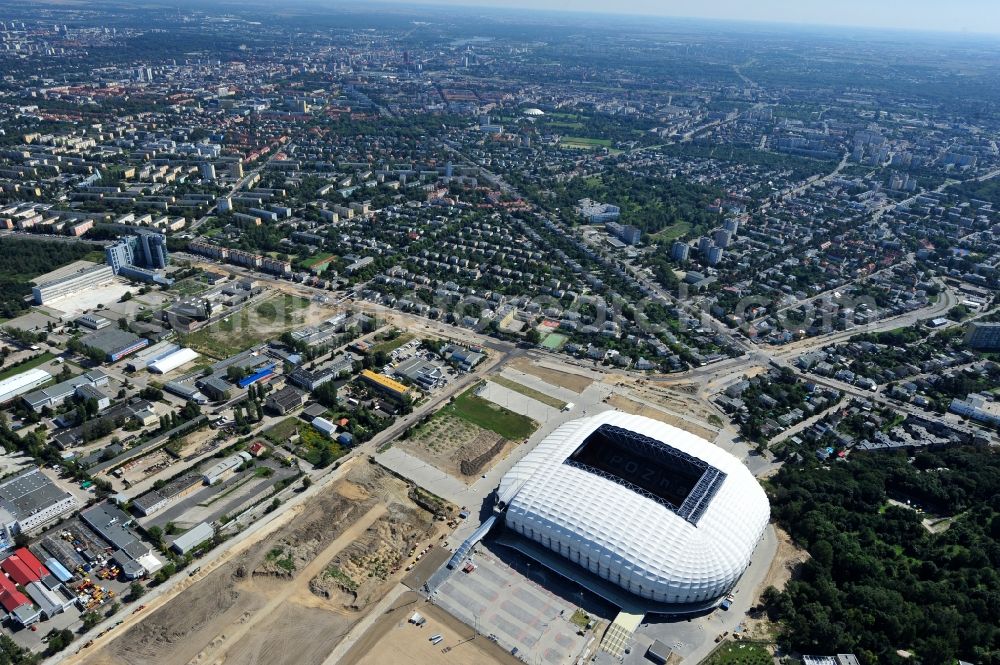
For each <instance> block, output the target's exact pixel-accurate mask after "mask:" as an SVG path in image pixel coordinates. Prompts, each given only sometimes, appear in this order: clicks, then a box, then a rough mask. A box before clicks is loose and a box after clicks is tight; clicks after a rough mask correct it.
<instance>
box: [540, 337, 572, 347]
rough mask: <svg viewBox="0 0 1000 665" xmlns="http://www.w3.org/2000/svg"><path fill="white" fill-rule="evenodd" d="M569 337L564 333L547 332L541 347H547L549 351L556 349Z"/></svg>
mask: <svg viewBox="0 0 1000 665" xmlns="http://www.w3.org/2000/svg"><path fill="white" fill-rule="evenodd" d="M568 339H569V338H568V337H566V335H560V334H559V333H549V334H548V335H546V336H545V339H543V340H542V348H545V349H548V350H550V351H557V350H559V349H561V348H562V345H563V344H565V343H566V341H567V340H568Z"/></svg>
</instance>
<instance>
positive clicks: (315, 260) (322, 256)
mask: <svg viewBox="0 0 1000 665" xmlns="http://www.w3.org/2000/svg"><path fill="white" fill-rule="evenodd" d="M332 256H333V254H331V253H330V252H320V253H319V254H316V255H315V256H311V257H310V258H308V259H306V260H305V261H303V262H302V266H303V267H304V268H308V269H310V270H312V269H313V266H315V265H317V264H319V263H323V262H324V261H328V260H329V259H330V258H331V257H332Z"/></svg>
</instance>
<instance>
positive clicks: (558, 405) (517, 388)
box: [490, 374, 566, 410]
mask: <svg viewBox="0 0 1000 665" xmlns="http://www.w3.org/2000/svg"><path fill="white" fill-rule="evenodd" d="M490 381H492V382H493V383H495V384H497V385H499V386H503V387H504V388H510V389H511V390H513V391H514V392H516V393H521V394H522V395H524V396H525V397H530V398H531V399H533V400H537V401H539V402H541V403H542V404H547V405H548V406H551V407H552V408H553V409H560V410H561V409H562V408H563V407H564V406H566V402H564V401H562V400H561V399H558V398H556V397H553V396H552V395H546V394H545V393H543V392H541V391H540V390H535V389H534V388H529V387H528V386H525V385H522V384H520V383H518V382H517V381H511V380H510V379H508V378H507V377H505V376H500V375H499V374H497V375H495V376H491V377H490Z"/></svg>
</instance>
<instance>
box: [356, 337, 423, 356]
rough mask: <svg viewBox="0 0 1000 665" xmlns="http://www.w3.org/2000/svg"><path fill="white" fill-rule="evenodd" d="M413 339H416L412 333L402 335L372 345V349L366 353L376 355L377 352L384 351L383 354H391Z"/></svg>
mask: <svg viewBox="0 0 1000 665" xmlns="http://www.w3.org/2000/svg"><path fill="white" fill-rule="evenodd" d="M414 337H416V335H414V334H413V333H403V334H401V335H399V336H398V337H395V338H393V339H387V340H385V341H384V342H379V343H378V344H375V345H373V346H372V348H371V349H369V351H368V353H371V354H374V353H378V352H379V351H384V352H385V353H392V352H393V351H395V350H396V349H398V348H399V347H401V346H403V345H404V344H406V343H407V342H409V341H412V340H413V338H414Z"/></svg>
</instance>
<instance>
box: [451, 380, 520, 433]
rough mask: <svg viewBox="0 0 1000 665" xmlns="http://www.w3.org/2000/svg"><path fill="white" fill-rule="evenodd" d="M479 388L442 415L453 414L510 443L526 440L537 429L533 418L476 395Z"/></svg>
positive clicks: (460, 396)
mask: <svg viewBox="0 0 1000 665" xmlns="http://www.w3.org/2000/svg"><path fill="white" fill-rule="evenodd" d="M478 388H479V385H475V386H473V387H472V388H469V389H468V390H466V391H465V392H464V393H462V394H461V395H459V396H458V397H456V398H455V401H454V402H452V403H451V404H449V405H448V406H446V407H444V408H443V409H441V411H440V413H445V414H452V415H454V416H457V417H459V418H462V419H464V420H467V421H469V422H470V423H472V424H473V425H479V426H480V427H482V428H483V429H488V430H491V431H493V432H496V433H497V434H499V435H500V436H502V437H503V438H505V439H508V440H510V441H514V440H516V439H526V438H528V437H529V436H531V433H532V432H534V431H535V429H537V427H538V423H536V422H535V421H534V420H532V419H531V418H528V417H526V416H522V415H521V414H519V413H514V412H513V411H510V410H508V409H505V408H503V407H502V406H498V405H496V404H494V403H493V402H490V401H489V400H485V399H483V398H482V397H479V396H478V395H476V390H477V389H478Z"/></svg>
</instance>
